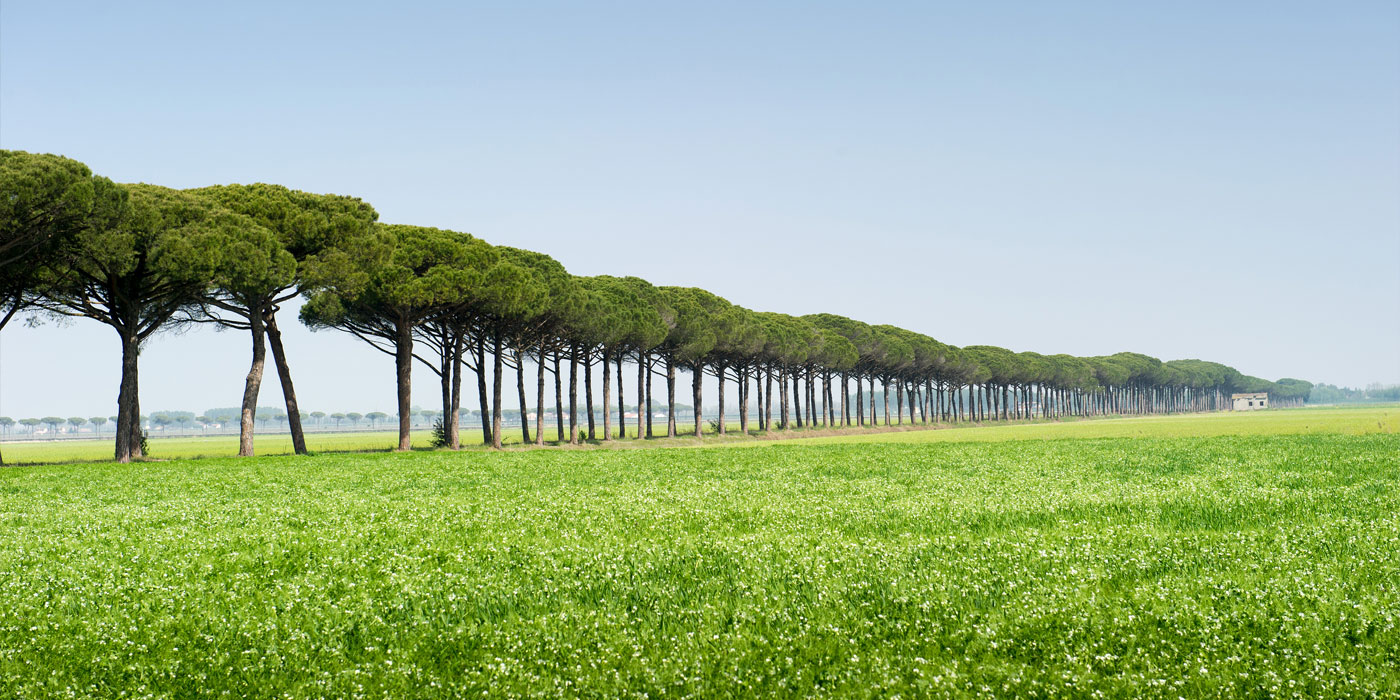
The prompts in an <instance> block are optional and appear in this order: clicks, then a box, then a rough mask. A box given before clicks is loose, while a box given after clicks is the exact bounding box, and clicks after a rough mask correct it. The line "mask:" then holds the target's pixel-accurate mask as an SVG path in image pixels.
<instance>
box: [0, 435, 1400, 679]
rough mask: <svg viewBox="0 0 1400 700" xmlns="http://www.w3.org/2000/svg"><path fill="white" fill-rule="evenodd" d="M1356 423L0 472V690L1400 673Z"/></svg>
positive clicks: (1395, 613)
mask: <svg viewBox="0 0 1400 700" xmlns="http://www.w3.org/2000/svg"><path fill="white" fill-rule="evenodd" d="M1289 413H1290V412H1283V411H1280V412H1272V413H1265V414H1254V415H1253V416H1251V418H1250V420H1255V421H1258V423H1256V424H1250V425H1253V426H1254V427H1253V428H1251V429H1252V430H1257V431H1272V430H1275V429H1279V430H1281V429H1282V428H1278V427H1277V426H1278V425H1279V424H1278V423H1277V422H1276V421H1285V422H1286V421H1290V420H1292V418H1290V417H1289ZM1300 413H1301V412H1300ZM1337 413H1338V414H1340V413H1348V414H1349V415H1350V412H1344V411H1338V412H1337ZM1356 415H1361V414H1359V413H1358V414H1356ZM1257 416H1262V417H1257ZM1317 418H1318V420H1324V421H1325V420H1332V418H1329V417H1328V416H1327V415H1319V416H1318V417H1317ZM1349 420H1350V418H1336V421H1339V422H1336V423H1330V424H1331V425H1334V426H1339V427H1336V428H1335V429H1334V430H1333V431H1332V432H1330V433H1323V432H1318V433H1314V434H1293V435H1286V434H1285V435H1253V436H1214V437H1189V438H1182V437H1176V438H1172V437H1137V438H1097V439H1057V440H1038V439H1032V440H1006V441H1003V442H986V443H948V444H930V443H923V442H920V443H901V442H891V440H893V441H898V440H904V439H907V438H908V436H912V435H925V434H929V435H937V434H940V433H943V432H948V433H951V432H953V431H937V432H933V433H893V434H889V435H886V436H884V437H883V438H882V439H883V440H885V441H884V442H876V443H856V444H820V445H809V444H794V443H789V442H780V443H765V444H768V445H769V447H767V448H765V449H753V450H734V449H725V448H716V449H681V450H527V451H507V452H504V453H484V452H469V453H455V454H453V453H446V452H414V453H407V454H390V453H383V454H358V455H345V454H341V455H320V456H314V457H310V458H294V457H259V458H255V459H246V460H238V459H233V458H216V459H205V460H171V461H166V462H152V463H141V464H131V465H115V464H80V465H51V466H38V467H21V468H12V469H5V470H0V572H3V576H0V697H7V698H8V697H13V698H41V697H98V698H105V697H118V696H124V697H224V696H233V697H289V698H303V697H306V698H310V697H333V698H341V697H345V698H351V697H367V698H381V697H383V698H390V697H392V698H405V697H409V698H411V697H483V696H491V697H509V696H534V697H551V698H552V697H560V696H587V697H643V696H645V697H652V698H657V697H684V696H706V697H726V696H727V697H752V696H755V695H760V696H762V695H767V696H773V695H777V696H843V697H893V696H896V695H899V696H902V697H930V696H931V697H944V696H953V697H974V696H981V697H1018V696H1019V697H1064V696H1071V697H1091V696H1094V695H1096V694H1102V695H1104V696H1109V697H1163V698H1177V697H1186V698H1194V697H1300V698H1316V697H1400V586H1397V585H1396V582H1397V581H1400V435H1396V434H1395V433H1394V432H1376V433H1374V434H1348V433H1354V432H1359V431H1360V428H1358V425H1359V424H1358V423H1352V422H1348V421H1349ZM1368 420H1369V418H1368ZM1105 423H1106V422H1105ZM1382 424H1383V425H1384V421H1382ZM1264 425H1271V426H1275V427H1274V428H1264V427H1261V426H1264ZM1308 425H1312V423H1309V424H1308ZM1036 427H1039V426H1036ZM1068 427H1073V426H1072V425H1070V424H1066V425H1063V426H1056V425H1049V426H1044V428H1045V429H1055V430H1059V429H1064V428H1068ZM1164 429H1165V428H1164ZM1236 429H1240V428H1236ZM1290 429H1291V428H1290ZM996 430H999V429H997V428H988V429H982V431H981V432H983V433H985V434H990V433H992V431H996ZM1023 430H1028V431H1030V430H1033V428H1023ZM972 432H977V431H976V430H974V431H972ZM1373 432H1374V431H1373ZM736 444H742V443H736Z"/></svg>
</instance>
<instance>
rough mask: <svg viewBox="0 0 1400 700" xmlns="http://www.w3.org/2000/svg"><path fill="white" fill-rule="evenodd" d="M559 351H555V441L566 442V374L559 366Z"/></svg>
mask: <svg viewBox="0 0 1400 700" xmlns="http://www.w3.org/2000/svg"><path fill="white" fill-rule="evenodd" d="M559 362H560V358H559V351H558V350H555V351H554V426H555V428H556V433H557V435H556V436H555V438H554V439H555V441H556V442H558V443H559V444H561V445H562V444H564V389H563V388H562V386H563V384H564V374H563V371H562V370H561V369H560V367H559Z"/></svg>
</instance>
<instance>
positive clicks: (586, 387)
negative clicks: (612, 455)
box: [583, 351, 598, 440]
mask: <svg viewBox="0 0 1400 700" xmlns="http://www.w3.org/2000/svg"><path fill="white" fill-rule="evenodd" d="M583 403H584V406H585V409H584V410H586V411H588V439H589V440H597V439H598V434H597V432H596V431H595V430H594V428H593V353H592V352H591V351H587V352H584V353H583Z"/></svg>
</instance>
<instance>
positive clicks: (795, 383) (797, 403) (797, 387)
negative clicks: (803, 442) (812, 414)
mask: <svg viewBox="0 0 1400 700" xmlns="http://www.w3.org/2000/svg"><path fill="white" fill-rule="evenodd" d="M791 374H792V417H793V419H794V420H796V421H797V427H799V428H801V427H802V425H803V423H802V374H801V373H800V372H792V373H791Z"/></svg>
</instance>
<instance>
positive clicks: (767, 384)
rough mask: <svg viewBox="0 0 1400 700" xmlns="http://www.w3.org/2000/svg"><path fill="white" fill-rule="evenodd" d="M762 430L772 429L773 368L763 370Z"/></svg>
mask: <svg viewBox="0 0 1400 700" xmlns="http://www.w3.org/2000/svg"><path fill="white" fill-rule="evenodd" d="M763 381H764V387H763V397H764V398H763V429H764V430H772V429H773V368H772V367H765V368H764V369H763Z"/></svg>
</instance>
